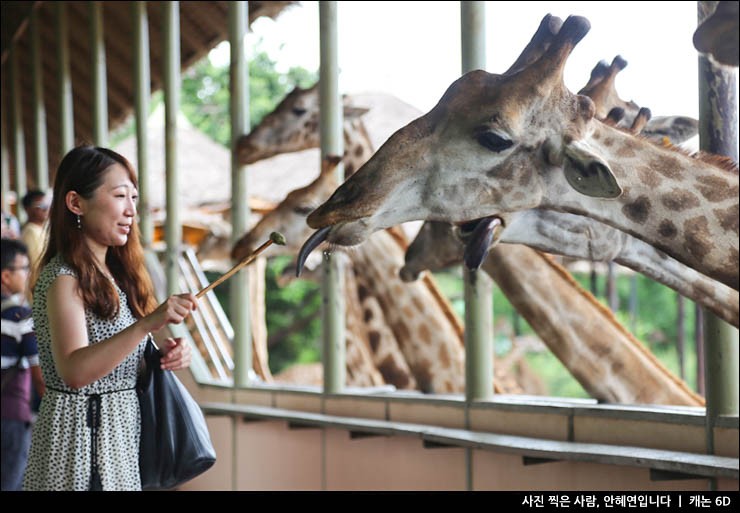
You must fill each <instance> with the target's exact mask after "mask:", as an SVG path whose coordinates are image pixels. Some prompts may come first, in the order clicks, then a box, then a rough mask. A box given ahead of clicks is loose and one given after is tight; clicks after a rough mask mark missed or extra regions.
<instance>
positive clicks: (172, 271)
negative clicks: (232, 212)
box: [162, 2, 182, 295]
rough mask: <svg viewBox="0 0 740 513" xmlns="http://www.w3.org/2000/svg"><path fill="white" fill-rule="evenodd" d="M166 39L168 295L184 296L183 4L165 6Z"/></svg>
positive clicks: (165, 130)
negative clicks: (180, 161)
mask: <svg viewBox="0 0 740 513" xmlns="http://www.w3.org/2000/svg"><path fill="white" fill-rule="evenodd" d="M162 9H163V11H164V12H163V13H162V14H163V16H162V19H163V26H162V36H163V38H164V40H163V44H162V48H163V49H164V140H165V161H164V168H165V182H166V185H165V191H166V193H165V197H166V200H167V207H166V209H167V219H166V221H165V242H166V243H167V250H166V251H167V254H166V257H165V276H166V277H167V294H168V295H171V294H177V293H178V292H180V290H179V286H178V280H179V271H178V267H177V257H178V255H179V253H180V245H181V242H182V227H181V223H180V195H179V191H180V183H179V182H180V180H179V172H178V169H177V113H178V111H179V110H180V2H163V3H162Z"/></svg>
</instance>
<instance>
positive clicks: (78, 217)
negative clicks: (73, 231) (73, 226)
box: [77, 214, 82, 230]
mask: <svg viewBox="0 0 740 513" xmlns="http://www.w3.org/2000/svg"><path fill="white" fill-rule="evenodd" d="M77 229H78V230H82V219H80V214H77Z"/></svg>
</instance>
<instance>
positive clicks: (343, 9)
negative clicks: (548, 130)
mask: <svg viewBox="0 0 740 513" xmlns="http://www.w3.org/2000/svg"><path fill="white" fill-rule="evenodd" d="M337 5H338V31H339V66H340V70H341V72H340V89H341V91H342V92H343V93H356V92H365V91H383V92H388V93H392V94H394V95H396V96H398V97H399V98H401V99H402V100H404V101H406V102H408V103H410V104H412V105H413V106H415V107H417V108H419V109H421V110H422V111H424V112H426V111H428V110H429V109H431V108H432V107H433V106H434V105H435V104H436V103H437V101H438V100H439V98H440V97H441V96H442V94H443V93H444V91H445V89H446V88H447V87H448V86H449V85H450V84H451V83H452V82H453V81H454V80H455V79H456V78H457V77H458V76H459V75H460V3H459V2H398V1H396V2H354V1H353V2H344V1H339V2H337ZM318 11H319V9H318V2H301V5H300V6H296V7H292V8H289V9H288V10H286V11H285V12H284V13H283V14H282V15H281V16H280V17H279V18H278V20H277V21H273V20H270V19H268V18H262V19H260V20H257V21H256V22H255V23H254V24H253V25H252V31H253V32H252V33H251V34H250V36H249V37H250V38H261V39H262V47H263V48H264V49H266V50H267V51H268V52H269V53H270V55H271V56H272V57H273V59H275V60H277V61H278V64H279V65H280V66H284V67H286V68H287V67H289V66H292V65H300V66H303V67H305V68H307V69H310V70H316V69H318V66H319V16H318ZM548 12H549V13H551V14H553V15H555V16H558V17H560V18H562V19H565V18H566V17H568V16H569V15H571V14H577V15H580V16H585V17H586V18H588V20H589V21H590V22H591V30H590V32H589V33H588V34H587V35H586V36H585V37H584V38H583V40H582V41H581V42H580V43H579V44H578V46H577V47H576V48H575V50H574V51H573V54H572V55H571V57H570V59H569V60H568V64H567V67H566V70H565V83H566V85H567V86H568V87H569V88H570V89H571V90H573V91H577V90H578V89H580V88H581V87H582V86H583V85H585V83H586V81H587V80H588V76H589V74H590V72H591V69H592V68H593V66H594V65H595V64H596V63H597V62H598V61H599V60H602V59H603V60H606V61H608V62H611V60H612V58H613V57H614V56H615V55H618V54H619V55H621V56H622V57H624V58H625V59H626V60H627V62H628V66H627V68H626V69H625V70H624V71H622V73H621V74H620V75H619V77H618V79H617V89H618V92H619V94H620V96H621V97H622V98H623V99H625V100H634V101H635V102H637V103H638V104H639V105H642V106H646V107H649V108H650V109H651V110H652V112H653V115H671V114H682V115H688V116H694V117H698V102H697V95H698V86H697V80H698V78H697V53H696V50H695V49H694V47H693V45H692V42H691V37H692V35H693V32H694V29H695V28H696V23H697V21H696V20H697V14H696V2H690V1H689V2H486V34H487V35H486V57H487V71H491V72H495V73H501V72H503V71H504V70H506V68H508V67H509V65H510V64H511V63H513V62H514V60H515V59H516V57H517V56H518V55H519V53H520V52H521V50H522V49H523V48H524V46H525V45H526V44H527V42H528V41H529V40H530V38H531V37H532V35H533V34H534V31H535V30H536V28H537V26H538V25H539V22H540V20H541V19H542V17H543V16H544V15H545V14H547V13H548Z"/></svg>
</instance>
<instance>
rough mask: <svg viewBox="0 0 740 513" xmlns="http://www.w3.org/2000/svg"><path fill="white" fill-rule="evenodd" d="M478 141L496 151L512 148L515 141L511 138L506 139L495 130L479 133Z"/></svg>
mask: <svg viewBox="0 0 740 513" xmlns="http://www.w3.org/2000/svg"><path fill="white" fill-rule="evenodd" d="M478 143H479V144H480V145H481V146H483V147H485V148H488V149H489V150H491V151H495V152H496V153H498V152H500V151H504V150H505V149H507V148H511V146H512V145H513V144H514V142H513V141H512V140H511V139H505V138H503V137H501V136H500V135H498V134H497V133H495V132H483V133H481V134H478Z"/></svg>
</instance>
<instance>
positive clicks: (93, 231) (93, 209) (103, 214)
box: [80, 164, 138, 247]
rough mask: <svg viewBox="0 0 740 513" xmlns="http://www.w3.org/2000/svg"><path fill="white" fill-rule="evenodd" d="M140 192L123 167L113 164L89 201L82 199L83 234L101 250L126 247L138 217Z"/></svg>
mask: <svg viewBox="0 0 740 513" xmlns="http://www.w3.org/2000/svg"><path fill="white" fill-rule="evenodd" d="M137 198H138V191H137V190H136V188H135V187H134V184H133V182H131V179H129V176H128V171H127V170H126V168H125V167H123V166H122V165H121V164H113V165H112V166H110V167H109V168H108V169H107V170H106V171H105V174H104V175H103V183H102V184H101V185H100V187H98V188H97V189H95V192H93V195H92V197H91V198H90V199H84V198H83V199H82V200H81V202H80V206H81V208H82V212H83V213H82V216H81V217H82V230H83V232H84V233H85V236H87V238H88V239H90V240H91V241H93V242H95V243H97V244H99V245H101V246H106V247H110V246H123V245H124V244H126V242H127V241H128V236H129V233H131V230H132V229H133V223H134V220H135V217H136V200H137Z"/></svg>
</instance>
